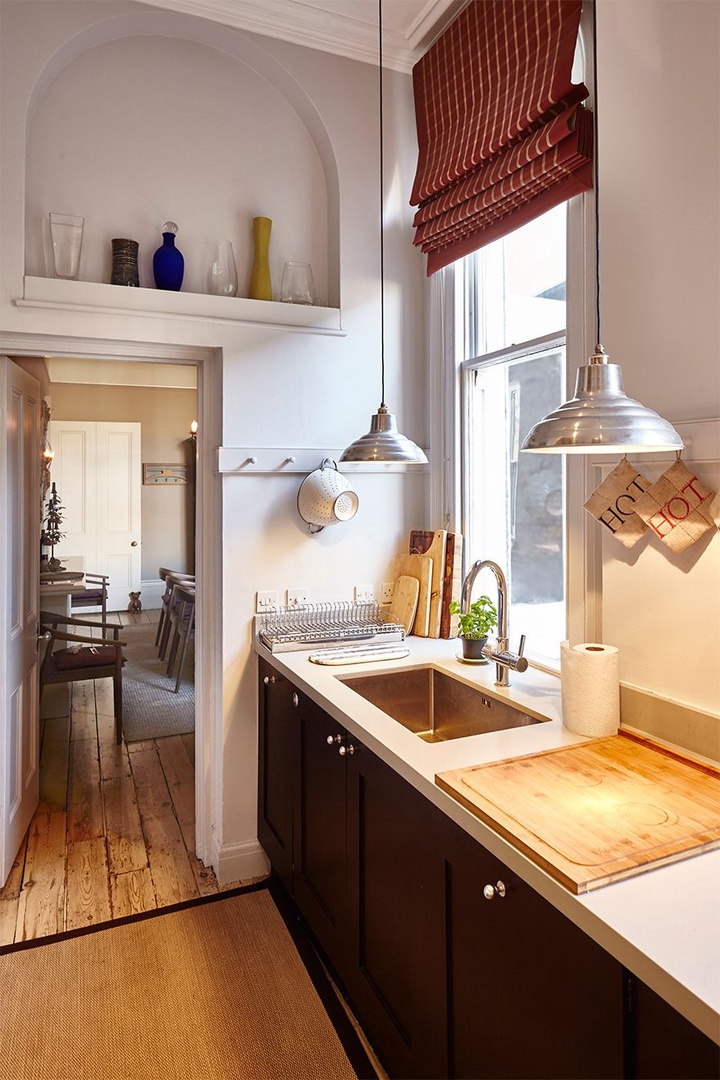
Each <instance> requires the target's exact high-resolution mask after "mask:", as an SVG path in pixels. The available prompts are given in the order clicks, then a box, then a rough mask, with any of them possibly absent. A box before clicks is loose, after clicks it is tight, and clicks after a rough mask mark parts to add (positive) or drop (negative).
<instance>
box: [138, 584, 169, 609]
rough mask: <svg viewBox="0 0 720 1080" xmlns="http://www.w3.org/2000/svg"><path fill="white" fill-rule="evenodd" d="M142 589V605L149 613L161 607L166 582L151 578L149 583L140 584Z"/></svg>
mask: <svg viewBox="0 0 720 1080" xmlns="http://www.w3.org/2000/svg"><path fill="white" fill-rule="evenodd" d="M140 589H141V596H140V603H141V604H142V606H143V607H144V608H145V609H146V610H147V611H152V610H153V609H154V608H159V607H160V604H161V601H162V597H163V593H164V592H165V582H164V581H160V579H159V578H150V579H149V580H148V581H141V582H140Z"/></svg>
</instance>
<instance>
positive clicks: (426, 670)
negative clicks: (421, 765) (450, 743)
mask: <svg viewBox="0 0 720 1080" xmlns="http://www.w3.org/2000/svg"><path fill="white" fill-rule="evenodd" d="M338 678H339V679H340V681H341V682H343V683H345V685H346V686H349V687H350V689H351V690H354V691H355V693H356V694H360V696H361V697H363V698H365V700H366V701H370V702H371V703H372V704H373V705H376V706H377V707H378V709H382V711H383V712H384V713H387V714H388V716H391V717H392V718H393V720H397V722H398V723H399V724H402V725H403V727H406V728H407V729H408V730H409V731H412V732H414V733H415V734H416V735H417V736H418V738H420V739H423V740H424V741H425V742H444V741H445V740H447V739H462V738H464V737H465V736H467V735H484V734H487V733H488V732H490V731H504V730H505V729H506V728H516V727H526V726H528V725H530V724H540V723H542V722H543V721H542V720H540V719H538V717H536V716H530V715H529V714H528V713H524V712H522V711H521V710H519V709H516V708H514V707H513V706H512V705H510V704H508V703H507V702H505V701H499V700H498V699H497V698H494V697H490V696H489V694H487V693H486V692H485V691H484V690H483V689H481V688H479V687H475V686H468V684H467V683H464V682H461V681H460V680H459V679H455V678H453V677H452V676H451V675H447V674H446V673H445V672H442V671H436V670H435V668H432V667H417V668H411V669H409V670H407V671H384V672H382V673H380V674H379V675H378V674H374V675H358V676H351V677H348V676H345V675H344V676H342V677H341V676H338Z"/></svg>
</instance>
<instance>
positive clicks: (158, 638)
mask: <svg viewBox="0 0 720 1080" xmlns="http://www.w3.org/2000/svg"><path fill="white" fill-rule="evenodd" d="M158 575H159V577H160V578H162V580H163V581H164V582H165V592H164V593H163V595H162V596H161V598H160V618H159V619H158V626H157V633H156V634H155V644H156V645H157V646H159V648H160V658H161V659H162V660H164V659H165V649H166V647H167V639H168V634H169V631H170V625H169V622H168V609H169V607H170V599H171V597H172V591H173V585H174V584H175V582H176V581H188V582H190V583H191V584H194V583H195V575H194V574H184V573H182V572H181V571H179V570H168V568H167V567H166V566H161V567H160V568H159V569H158ZM161 642H163V644H161Z"/></svg>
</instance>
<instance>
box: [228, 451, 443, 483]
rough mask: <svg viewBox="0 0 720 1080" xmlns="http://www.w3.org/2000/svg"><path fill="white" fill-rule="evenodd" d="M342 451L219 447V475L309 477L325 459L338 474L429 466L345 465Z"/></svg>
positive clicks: (373, 463)
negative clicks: (297, 474) (341, 459)
mask: <svg viewBox="0 0 720 1080" xmlns="http://www.w3.org/2000/svg"><path fill="white" fill-rule="evenodd" d="M343 450H344V448H343V447H339V448H338V447H335V448H334V449H333V448H328V447H327V446H323V447H302V448H300V449H298V448H290V449H288V448H287V447H274V446H264V447H257V446H219V447H217V449H216V451H215V453H216V455H217V459H216V472H218V473H220V474H222V475H231V476H243V475H249V474H253V473H270V474H274V475H275V476H280V475H282V474H285V473H287V474H288V475H290V474H293V473H302V474H303V475H306V474H307V473H310V472H312V471H313V469H318V468H320V463H321V462H322V461H323V460H324V459H325V458H332V460H333V461H336V462H337V465H338V470H339V472H342V473H358V472H368V473H387V472H405V471H406V470H407V469H408V468H411V469H412V470H413V471H417V469H418V468H421V469H422V470H423V471H427V470H428V469H429V468H430V466H429V465H423V466H417V465H412V466H408V465H406V464H405V463H404V462H372V461H368V462H365V461H359V462H342V461H340V457H341V456H342V454H343Z"/></svg>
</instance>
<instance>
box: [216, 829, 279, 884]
mask: <svg viewBox="0 0 720 1080" xmlns="http://www.w3.org/2000/svg"><path fill="white" fill-rule="evenodd" d="M213 870H214V871H215V876H216V877H217V879H218V882H219V884H220V885H228V884H229V883H230V882H231V881H250V880H251V879H253V878H260V877H265V876H266V875H267V874H269V873H270V861H269V859H268V857H267V855H266V854H265V852H264V850H263V849H262V847H261V846H260V843H259V841H258V840H246V841H244V842H243V843H241V844H224V845H223V846H222V847H220V848H219V849H218V851H217V853H216V855H215V858H214V859H213Z"/></svg>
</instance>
